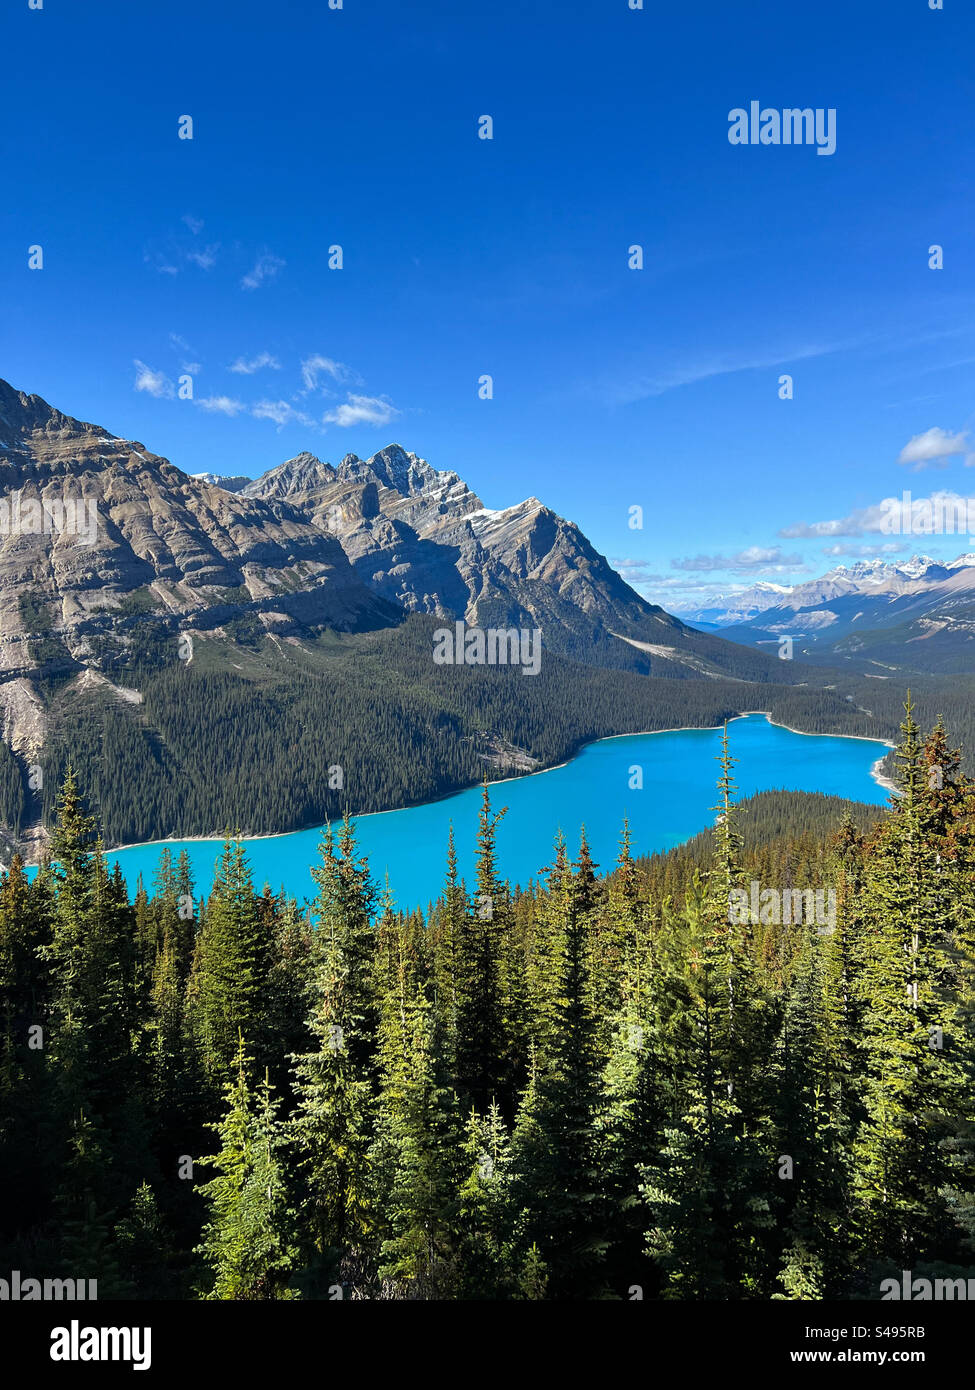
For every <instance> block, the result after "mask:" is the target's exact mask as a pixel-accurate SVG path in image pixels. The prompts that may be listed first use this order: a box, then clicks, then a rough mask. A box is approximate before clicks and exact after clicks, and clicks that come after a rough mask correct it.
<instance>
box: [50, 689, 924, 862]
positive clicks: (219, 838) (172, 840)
mask: <svg viewBox="0 0 975 1390" xmlns="http://www.w3.org/2000/svg"><path fill="white" fill-rule="evenodd" d="M755 714H760V715H763V716H764V718H766V719H767V720H768V722H769V723H770V724H771V725H772V726H773V727H774V728H776V729H785V730H787V731H788V732H789V733H791V734H803V735H804V736H805V737H806V738H848V739H855V740H858V741H859V742H861V743H882V744H884V746H885V747H887V748H888V749H890V748H896V746H897V745H896V744H894V743H891V742H890V741H889V740H888V739H881V738H868V737H866V736H865V735H863V734H819V733H813V732H811V731H810V730H808V729H793V728H792V727H791V726H790V725H788V724H780V723H779V722H778V721H777V720H775V719H773V718H772V715H771V712H770V711H769V710H764V709H750V710H741V711H739V713H738V714H736V715H733V716H732V717H731V719H729V720H728V721H727V722H728V723H729V724H733V723H735V722H736V721H737V720H739V719H748V718H749V717H750V716H752V715H755ZM723 725H724V721H722V723H720V724H691V725H688V726H678V727H676V728H672V729H640V730H635V731H634V732H632V733H628V734H603V735H602V736H601V737H600V738H594V739H590V740H589V742H588V743H582V744H580V745H579V747H578V748H577V749H576V751H575V752H574V753H573V754H572V755H571V756H570V757H568V758H566V759H565V761H564V762H561V763H553V765H552V766H551V767H543V768H539V769H538V771H537V772H523V773H521V774H520V775H516V776H514V777H500V778H498V780H497V781H495V782H489V783H488V787H489V788H491V787H501V786H504V784H505V783H506V782H523V781H525V780H526V778H529V777H544V776H545V774H546V773H547V772H557V771H559V769H560V768H564V767H568V766H569V764H570V763H572V762H574V761H575V760H576V758H578V757H579V756H580V754H581V753H583V752H584V751H585V750H586V749H587V748H592V747H594V746H595V745H596V744H597V743H609V742H611V741H612V740H614V739H622V738H649V737H650V736H652V735H653V734H692V733H714V731H715V730H716V729H720V728H722V727H723ZM886 756H887V755H886V753H885V754H884V758H885V757H886ZM884 758H878V759H877V761H876V762H875V763H874V764H873V766H872V767H871V769H870V775H871V777H872V778H873V780H874V781H875V782H876V783H877V785H878V786H879V787H883V788H884V790H885V791H890V792H895V791H896V790H897V788H896V787H895V785H894V783H893V782H891V781H890V779H889V778H887V777H884V776H883V774H882V773H880V772H878V768H880V766H881V765H882V764H883V761H884ZM479 785H480V783H477V782H472V783H471V784H470V785H469V786H466V787H457V788H456V789H455V790H454V791H450V792H444V794H443V795H442V796H435V797H433V798H432V799H431V800H429V801H417V802H414V803H413V804H412V805H411V806H392V807H389V808H388V809H387V810H385V811H359V812H356V813H355V815H353V817H352V819H353V820H356V821H359V820H368V819H370V818H371V817H374V816H392V815H397V814H398V813H399V812H401V811H412V810H416V809H417V808H418V807H421V806H435V805H436V804H437V803H438V802H440V801H449V800H450V798H451V797H452V796H460V795H462V794H463V793H464V792H467V791H472V790H473V789H474V788H475V787H476V786H479ZM328 824H330V822H327V821H325V822H322V821H312V822H311V823H310V824H309V825H304V826H299V827H298V828H296V829H294V830H275V831H271V832H270V833H269V834H266V835H244V836H242V837H241V838H242V839H243V840H246V842H247V843H248V844H254V843H257V842H259V841H262V840H281V839H284V838H285V837H287V836H288V835H306V834H307V833H308V831H309V830H316V829H320V830H322V831H323V832H324V830H325V827H326V826H327V825H328ZM331 824H333V825H338V824H340V822H338V821H333V822H331ZM225 842H226V836H225V835H179V836H175V837H169V838H168V839H165V840H137V841H135V842H134V843H133V844H129V845H113V846H111V847H110V848H106V849H105V855H106V857H109V856H111V855H113V854H121V852H122V851H123V850H132V849H145V848H146V847H148V846H149V845H157V846H158V847H159V849H160V851H162V850H164V849H165V848H166V847H167V845H189V844H193V845H205V844H213V845H222V844H224V843H225ZM30 867H37V866H36V865H32V866H30Z"/></svg>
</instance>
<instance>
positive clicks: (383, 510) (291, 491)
mask: <svg viewBox="0 0 975 1390" xmlns="http://www.w3.org/2000/svg"><path fill="white" fill-rule="evenodd" d="M244 495H246V496H248V497H255V498H261V499H263V500H265V501H270V500H278V501H283V502H287V503H289V504H290V505H292V506H294V507H296V508H297V509H299V510H300V511H302V512H303V513H304V515H305V516H306V517H307V518H308V519H309V520H311V521H312V522H314V524H315V525H317V526H319V527H320V528H321V529H322V530H323V531H325V532H327V533H328V534H331V535H335V536H336V537H337V538H338V539H339V540H340V541H341V543H342V546H343V547H344V549H345V552H346V554H347V555H348V557H349V559H350V560H351V562H352V564H353V566H354V568H355V570H356V572H357V573H358V574H359V576H360V577H361V578H362V579H363V580H364V581H365V582H366V583H367V584H368V585H369V586H370V588H372V589H373V590H374V591H375V592H376V593H378V594H380V595H382V596H383V597H384V598H387V599H389V600H390V601H392V602H395V603H398V604H400V605H402V606H403V607H404V608H405V609H407V610H408V611H412V612H421V613H431V614H439V615H442V616H445V617H455V618H463V619H465V620H466V621H467V622H468V623H471V624H475V625H478V626H481V627H539V628H541V630H542V636H543V642H544V645H545V647H546V648H547V649H548V650H550V651H555V652H561V653H563V654H565V655H568V656H571V657H572V658H573V659H575V660H580V661H585V662H587V663H590V664H594V665H602V666H610V667H619V668H625V669H630V670H637V671H642V672H643V673H645V674H649V673H651V672H652V673H653V674H659V675H675V676H702V675H703V676H710V677H716V676H719V675H732V676H735V677H738V678H748V679H758V680H761V679H768V678H770V677H771V678H773V679H777V680H781V679H782V673H781V670H778V671H776V670H775V667H774V666H773V665H771V664H770V662H769V661H768V660H767V659H766V658H764V656H763V657H761V658H757V659H756V657H755V656H754V655H752V654H748V655H746V654H745V653H744V652H742V651H741V650H740V649H736V648H734V647H732V646H730V645H729V644H728V643H727V642H725V641H722V640H721V639H716V638H712V637H710V636H708V635H706V634H703V633H698V632H695V631H693V630H692V629H690V628H688V627H686V626H685V625H684V624H683V623H682V622H681V621H680V620H679V619H678V618H675V617H673V616H672V615H671V614H669V613H667V612H666V611H665V610H664V609H662V608H659V607H657V606H656V605H654V604H651V603H648V602H647V601H646V600H645V599H643V598H642V597H641V596H640V595H639V594H637V593H636V592H635V590H633V589H631V588H630V586H629V585H628V584H627V583H626V582H625V581H624V580H623V579H622V578H621V577H620V575H619V574H617V572H616V571H615V570H614V569H613V568H612V566H611V565H610V564H609V562H608V561H607V560H606V559H605V557H604V556H602V555H600V554H599V553H598V551H596V549H595V548H594V547H593V546H592V545H591V543H590V542H589V540H588V539H587V538H586V536H585V535H584V534H583V532H582V531H581V530H580V528H579V527H578V526H576V525H575V523H573V522H571V521H567V520H566V519H565V518H563V517H560V516H558V515H557V514H556V513H555V512H553V511H552V510H551V509H550V508H549V507H547V506H545V504H544V503H543V502H541V501H539V499H538V498H537V497H529V498H527V499H526V500H525V501H523V502H520V503H518V504H517V505H515V506H512V507H506V508H502V509H499V510H494V509H489V508H487V507H485V506H484V505H483V503H482V502H481V499H480V498H479V497H478V496H477V495H476V493H474V492H473V491H472V490H471V489H470V488H469V487H468V486H467V484H466V483H465V482H464V481H463V479H462V478H461V477H460V476H459V475H458V474H457V473H455V472H453V471H439V470H437V469H434V468H432V467H431V466H430V464H429V463H427V461H426V460H425V459H421V458H420V457H418V455H416V454H413V453H408V452H407V451H406V450H405V449H403V448H402V446H400V445H398V444H391V445H389V446H388V447H387V448H385V449H381V450H380V451H379V452H378V453H376V454H373V455H372V457H371V458H369V459H365V460H364V459H360V458H359V457H358V456H357V455H356V454H348V455H346V457H345V458H344V459H343V460H342V461H341V463H339V464H338V465H337V466H333V465H332V464H329V463H325V462H323V461H322V460H321V459H319V458H316V457H315V455H313V454H310V453H303V454H299V455H298V456H297V457H296V458H293V459H288V460H287V461H286V462H285V463H282V464H279V465H278V466H277V467H276V468H272V469H270V470H269V471H268V472H267V473H265V474H263V476H262V477H260V478H258V479H257V480H256V481H255V482H254V483H252V484H251V485H250V486H249V487H247V488H245V489H244Z"/></svg>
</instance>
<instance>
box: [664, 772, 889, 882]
mask: <svg viewBox="0 0 975 1390" xmlns="http://www.w3.org/2000/svg"><path fill="white" fill-rule="evenodd" d="M882 815H883V810H882V808H881V807H879V806H872V805H868V804H867V803H866V802H863V801H847V800H846V799H844V798H843V797H838V796H827V795H826V794H825V793H823V792H791V791H789V792H787V791H765V792H756V793H755V795H754V796H750V797H747V798H746V799H745V800H743V801H741V802H740V803H739V806H738V817H739V824H740V825H741V829H742V836H743V840H744V848H743V852H742V869H743V872H744V875H745V878H746V879H747V880H749V881H750V880H751V879H752V878H758V879H759V880H760V881H761V882H762V883H774V884H777V885H778V886H779V887H780V888H809V887H813V886H815V885H817V884H822V883H825V882H827V881H828V880H829V879H830V878H831V876H832V872H833V865H834V862H835V861H834V855H833V848H832V845H831V843H830V841H831V838H832V835H833V832H834V831H835V829H836V826H837V824H838V822H839V821H840V820H848V821H849V823H850V824H851V825H852V826H853V827H854V828H855V829H856V830H857V832H858V833H859V834H860V835H861V836H862V835H866V834H867V833H868V832H869V831H871V830H872V829H873V828H874V827H875V826H876V824H877V822H878V821H879V820H880V819H881V817H882ZM714 836H715V831H714V829H713V828H712V827H710V826H709V827H708V828H706V829H705V830H702V831H701V832H700V834H699V835H695V836H694V838H693V839H691V840H687V841H685V843H684V844H682V845H677V846H676V848H674V849H671V850H667V851H665V852H662V853H656V854H652V855H646V856H641V857H640V858H638V859H637V860H636V872H637V877H638V881H639V885H640V891H641V892H642V893H644V894H646V895H647V896H649V897H651V898H654V899H662V898H665V897H668V896H669V897H671V898H682V897H683V896H684V894H685V893H686V892H687V891H688V890H689V889H690V887H691V884H692V881H693V879H694V875H695V874H702V875H703V874H706V872H707V870H708V866H709V865H710V862H711V859H712V856H713V854H714V843H715V841H714Z"/></svg>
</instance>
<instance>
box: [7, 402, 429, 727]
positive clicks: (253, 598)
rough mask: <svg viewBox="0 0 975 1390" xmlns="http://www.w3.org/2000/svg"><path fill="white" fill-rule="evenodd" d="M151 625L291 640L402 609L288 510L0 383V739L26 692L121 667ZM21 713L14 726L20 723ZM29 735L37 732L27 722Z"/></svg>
mask: <svg viewBox="0 0 975 1390" xmlns="http://www.w3.org/2000/svg"><path fill="white" fill-rule="evenodd" d="M147 616H152V617H153V618H154V619H155V620H156V622H157V625H162V626H163V627H168V628H169V629H171V630H172V632H173V634H174V635H176V634H178V632H180V631H184V630H187V629H192V630H197V631H214V630H218V629H221V628H222V626H223V625H225V624H227V623H232V622H235V621H239V620H241V619H244V620H246V621H248V622H249V623H251V624H252V625H255V626H256V628H257V630H259V631H263V632H267V633H272V634H277V635H287V634H290V633H294V632H296V631H304V630H307V629H309V628H312V629H322V628H326V627H327V628H334V629H338V630H341V631H362V630H366V629H374V628H376V627H380V626H386V625H390V624H394V623H396V622H398V621H399V620H400V619H401V616H402V615H401V613H400V612H399V610H398V609H396V608H394V607H393V605H392V604H390V603H387V602H386V601H385V600H384V599H383V598H381V597H380V596H379V595H377V594H376V593H374V592H373V591H372V590H370V589H369V588H367V586H366V585H365V584H364V583H363V581H362V580H361V579H360V578H359V576H358V575H357V574H356V572H355V570H354V569H353V568H352V566H351V565H350V564H349V561H348V560H347V558H346V556H345V552H344V551H343V549H342V547H341V545H340V544H339V542H338V541H337V540H336V539H335V538H334V537H332V536H329V535H328V534H326V533H324V532H323V531H322V530H321V529H320V528H319V527H317V526H315V525H313V524H312V523H311V522H310V521H309V520H308V518H307V517H306V516H305V515H304V514H303V513H302V512H301V511H299V510H298V509H296V508H295V507H292V506H290V505H289V504H288V503H287V502H284V501H277V500H275V501H272V500H262V499H259V498H249V497H247V498H245V497H239V496H233V495H232V494H230V493H229V492H228V491H227V490H226V489H224V488H223V487H219V486H216V485H214V484H213V483H211V482H209V481H206V480H204V479H201V478H190V477H188V476H187V474H185V473H183V472H181V471H180V469H178V468H176V467H174V465H173V464H171V463H170V462H169V461H168V460H167V459H165V458H161V457H159V456H158V455H156V454H153V453H150V452H149V451H148V450H147V449H146V448H145V446H144V445H143V444H141V443H139V442H138V441H134V440H127V439H121V438H119V437H117V436H115V435H112V434H110V433H109V432H108V431H107V430H105V429H102V428H101V427H99V426H97V425H92V424H88V423H85V422H84V421H81V420H76V419H74V418H73V417H72V416H69V415H64V414H62V413H61V411H59V410H56V409H55V408H53V407H52V406H50V405H48V404H47V402H46V401H44V400H42V399H41V397H40V396H35V395H26V394H24V393H23V392H21V391H16V390H14V388H13V387H11V386H10V385H9V384H8V383H6V382H3V381H0V721H3V722H2V724H0V727H2V728H3V730H4V734H5V737H7V741H8V743H13V744H14V745H16V743H17V736H16V735H15V734H14V733H13V726H16V728H17V730H18V731H19V732H20V735H21V741H22V736H23V729H24V726H25V720H24V718H23V708H22V707H23V706H24V705H25V704H26V705H30V704H31V694H30V687H29V684H28V685H27V686H25V685H24V684H22V683H20V684H18V682H23V681H25V680H26V681H28V682H29V680H30V678H32V677H34V676H37V675H39V674H47V675H51V674H56V675H63V674H66V673H68V674H69V673H71V672H72V671H73V672H75V673H77V674H79V675H80V674H82V673H84V672H86V671H92V672H104V671H107V670H109V669H110V667H111V665H112V660H113V656H115V655H118V654H120V653H123V652H124V651H125V650H126V649H127V648H128V647H129V646H130V645H131V642H132V640H133V639H134V638H135V637H136V636H137V635H138V633H139V630H140V625H142V624H144V623H145V620H146V618H147ZM18 707H19V715H18ZM27 722H28V723H29V720H28V721H27Z"/></svg>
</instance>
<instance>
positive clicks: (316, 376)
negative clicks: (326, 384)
mask: <svg viewBox="0 0 975 1390" xmlns="http://www.w3.org/2000/svg"><path fill="white" fill-rule="evenodd" d="M323 376H327V377H330V378H331V380H332V381H336V382H338V383H339V384H340V385H343V386H360V385H361V384H362V377H361V376H360V375H359V373H358V372H354V371H353V370H352V368H351V367H347V366H346V365H345V363H344V362H336V360H335V358H334V357H323V356H322V355H321V354H320V353H317V352H316V353H312V355H311V357H306V358H305V359H304V360H303V362H302V364H301V380H302V382H303V383H304V390H303V391H301V392H300V394H301V395H303V396H307V395H308V394H309V392H311V391H320V390H321V389H322V387H321V379H322V377H323Z"/></svg>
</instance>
